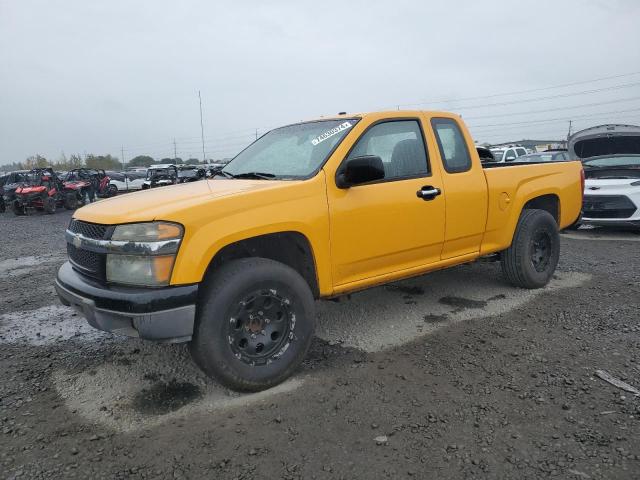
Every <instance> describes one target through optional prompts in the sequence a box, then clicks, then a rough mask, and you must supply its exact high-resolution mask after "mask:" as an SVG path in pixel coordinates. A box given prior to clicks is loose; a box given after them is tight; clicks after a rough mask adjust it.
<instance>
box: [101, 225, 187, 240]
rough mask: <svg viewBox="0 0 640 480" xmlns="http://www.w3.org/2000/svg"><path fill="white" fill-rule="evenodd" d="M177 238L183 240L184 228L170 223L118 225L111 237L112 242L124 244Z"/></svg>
mask: <svg viewBox="0 0 640 480" xmlns="http://www.w3.org/2000/svg"><path fill="white" fill-rule="evenodd" d="M175 238H182V226H181V225H178V224H177V223H168V222H147V223H128V224H125V225H118V226H117V227H116V229H115V230H114V232H113V235H111V240H115V241H123V242H154V241H158V240H170V239H175Z"/></svg>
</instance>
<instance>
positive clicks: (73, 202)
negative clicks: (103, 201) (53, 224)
mask: <svg viewBox="0 0 640 480" xmlns="http://www.w3.org/2000/svg"><path fill="white" fill-rule="evenodd" d="M64 208H65V209H67V210H75V209H76V208H78V195H77V194H76V193H75V192H71V193H67V194H66V195H65V197H64Z"/></svg>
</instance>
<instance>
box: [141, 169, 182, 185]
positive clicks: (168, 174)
mask: <svg viewBox="0 0 640 480" xmlns="http://www.w3.org/2000/svg"><path fill="white" fill-rule="evenodd" d="M176 183H178V168H177V167H176V166H175V165H173V164H160V165H151V166H150V167H149V168H148V169H147V174H146V178H145V180H144V181H143V182H142V190H147V189H148V188H156V187H165V186H167V185H175V184H176Z"/></svg>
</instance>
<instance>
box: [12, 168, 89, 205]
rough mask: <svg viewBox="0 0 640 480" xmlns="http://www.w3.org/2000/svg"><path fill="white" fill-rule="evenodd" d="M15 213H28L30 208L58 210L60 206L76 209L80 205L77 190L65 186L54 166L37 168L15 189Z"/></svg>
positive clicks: (13, 203)
mask: <svg viewBox="0 0 640 480" xmlns="http://www.w3.org/2000/svg"><path fill="white" fill-rule="evenodd" d="M11 205H12V208H13V213H15V214H16V215H26V214H27V211H28V210H29V209H35V210H41V211H45V212H46V213H48V214H52V213H55V212H56V209H57V208H58V207H64V208H66V209H67V210H74V209H75V208H76V207H77V206H78V201H77V192H76V191H75V190H70V189H67V188H65V186H64V184H63V182H62V180H60V178H58V176H57V175H56V174H55V172H54V171H53V169H52V168H35V169H33V170H31V171H30V172H29V173H28V174H27V181H26V182H24V183H23V184H22V185H20V186H18V187H17V188H16V190H15V198H14V199H13V202H12V204H11Z"/></svg>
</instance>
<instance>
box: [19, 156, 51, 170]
mask: <svg viewBox="0 0 640 480" xmlns="http://www.w3.org/2000/svg"><path fill="white" fill-rule="evenodd" d="M24 166H25V167H26V168H43V167H48V166H49V160H47V159H46V158H45V157H43V156H42V155H33V156H31V157H29V158H27V159H26V160H25V162H24Z"/></svg>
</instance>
